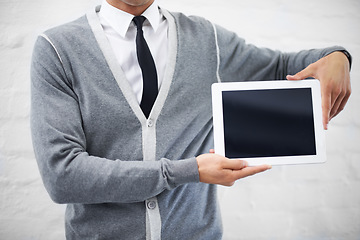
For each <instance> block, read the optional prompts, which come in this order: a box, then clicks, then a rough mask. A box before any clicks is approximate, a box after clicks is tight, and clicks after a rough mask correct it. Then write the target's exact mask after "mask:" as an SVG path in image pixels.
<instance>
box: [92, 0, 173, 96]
mask: <svg viewBox="0 0 360 240" xmlns="http://www.w3.org/2000/svg"><path fill="white" fill-rule="evenodd" d="M98 16H99V19H100V23H101V25H102V27H103V29H104V32H105V35H106V37H107V38H108V40H109V42H110V45H111V47H112V49H113V51H114V54H115V56H116V58H117V60H118V62H119V64H120V66H121V68H122V70H123V72H124V73H125V76H126V78H127V80H128V81H129V84H130V86H131V88H132V89H133V91H134V94H135V95H136V98H137V100H138V102H139V103H140V102H141V97H142V92H143V80H142V73H141V68H140V66H139V62H138V59H137V55H136V42H135V38H136V26H135V24H134V22H133V21H132V19H133V18H134V16H133V15H131V14H129V13H126V12H124V11H121V10H119V9H117V8H115V7H113V6H111V5H110V4H109V3H108V2H107V1H106V0H103V2H102V4H101V9H100V11H99V13H98ZM142 16H144V17H146V19H147V20H145V22H144V25H143V32H144V38H145V40H146V42H147V44H148V46H149V48H150V51H151V54H152V56H153V58H154V62H155V66H156V71H157V75H158V87H159V88H160V87H161V83H162V81H163V77H164V73H165V67H166V60H167V51H168V49H167V47H168V22H167V20H166V18H165V17H164V15H163V14H162V13H161V11H160V9H159V8H158V5H157V4H156V1H154V3H153V4H152V5H151V6H150V7H149V8H148V9H146V11H145V12H144V13H143V14H142Z"/></svg>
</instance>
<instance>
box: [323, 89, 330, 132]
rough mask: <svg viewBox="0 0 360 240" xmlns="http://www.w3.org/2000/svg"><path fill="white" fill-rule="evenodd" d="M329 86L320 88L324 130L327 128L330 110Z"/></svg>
mask: <svg viewBox="0 0 360 240" xmlns="http://www.w3.org/2000/svg"><path fill="white" fill-rule="evenodd" d="M330 90H331V88H330V87H326V86H325V87H322V88H321V108H322V116H323V127H324V129H325V130H327V129H328V124H329V120H330V110H331V106H332V104H331V93H330Z"/></svg>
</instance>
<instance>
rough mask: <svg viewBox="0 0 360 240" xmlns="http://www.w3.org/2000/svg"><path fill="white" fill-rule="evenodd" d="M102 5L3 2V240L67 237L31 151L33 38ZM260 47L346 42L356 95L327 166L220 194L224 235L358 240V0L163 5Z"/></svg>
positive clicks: (283, 170)
mask: <svg viewBox="0 0 360 240" xmlns="http://www.w3.org/2000/svg"><path fill="white" fill-rule="evenodd" d="M98 2H99V0H91V1H89V0H77V1H72V0H62V1H59V0H58V1H46V0H32V1H20V0H11V1H10V0H0V29H1V35H0V239H1V240H3V239H4V240H7V239H11V240H30V239H34V240H35V239H36V240H40V239H41V240H49V239H50V240H60V239H64V226H63V213H64V206H62V205H56V204H54V203H52V202H51V200H50V198H49V197H48V195H47V193H46V191H45V189H44V187H43V185H42V182H41V179H40V176H39V173H38V169H37V166H36V162H35V159H34V156H33V152H32V146H31V139H30V130H29V96H30V94H29V64H30V57H31V51H32V46H33V44H34V41H35V38H36V36H37V35H38V34H39V33H41V32H42V31H43V30H45V29H47V28H49V27H51V26H53V25H57V24H60V23H63V22H65V21H69V20H72V19H74V18H76V17H78V16H80V15H82V14H83V13H84V12H85V11H88V10H89V9H91V8H92V6H94V5H95V4H97V3H98ZM160 4H161V5H162V6H164V7H166V8H168V9H170V10H173V11H182V12H185V13H186V14H195V15H200V16H204V17H206V18H208V19H209V20H211V21H213V22H215V23H218V24H220V25H222V26H224V27H226V28H228V29H230V30H233V31H235V32H237V33H238V34H239V35H240V36H241V37H244V38H245V39H247V41H248V42H251V43H254V44H256V45H258V46H264V47H270V48H273V49H280V50H283V51H298V50H301V49H308V48H318V47H324V46H329V45H337V44H339V45H342V46H344V47H346V48H347V49H348V50H349V51H350V52H351V53H352V55H353V58H354V61H353V67H352V73H351V78H352V87H353V94H352V97H351V99H350V101H349V103H348V105H347V107H346V109H345V110H344V111H343V113H342V114H341V115H339V116H338V117H337V118H335V119H334V120H333V121H332V122H331V124H330V126H329V127H330V128H329V130H328V131H327V133H326V141H327V155H328V162H327V163H325V164H321V165H304V166H286V167H274V168H273V169H272V170H271V171H269V172H267V173H265V174H262V175H258V176H256V177H250V178H247V179H243V180H241V181H239V182H237V183H236V184H235V185H234V186H233V187H231V188H220V194H219V198H220V203H221V207H222V216H223V221H224V231H225V236H224V239H256V240H261V239H346V240H348V239H350V240H353V239H354V240H355V239H360V120H359V117H360V108H359V102H360V83H359V79H360V68H359V66H360V65H359V56H360V31H359V29H360V14H359V12H360V2H359V1H358V0H342V1H335V0H317V1H314V0H293V1H286V0H259V1H253V0H226V1H215V0H207V1H205V0H197V1H193V0H181V1H175V0H161V2H160Z"/></svg>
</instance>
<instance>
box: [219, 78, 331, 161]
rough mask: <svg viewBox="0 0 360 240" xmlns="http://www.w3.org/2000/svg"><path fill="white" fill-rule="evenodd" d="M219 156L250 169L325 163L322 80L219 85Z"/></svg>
mask: <svg viewBox="0 0 360 240" xmlns="http://www.w3.org/2000/svg"><path fill="white" fill-rule="evenodd" d="M212 97H213V121H214V141H215V142H214V143H215V152H216V153H217V154H220V155H222V156H225V157H227V158H237V159H244V160H246V161H247V162H248V163H249V165H250V166H255V165H261V164H269V165H282V164H305V163H321V162H324V161H325V160H326V156H325V139H324V132H323V131H324V130H323V128H322V113H321V94H320V84H319V81H318V80H303V81H261V82H233V83H215V84H213V86H212Z"/></svg>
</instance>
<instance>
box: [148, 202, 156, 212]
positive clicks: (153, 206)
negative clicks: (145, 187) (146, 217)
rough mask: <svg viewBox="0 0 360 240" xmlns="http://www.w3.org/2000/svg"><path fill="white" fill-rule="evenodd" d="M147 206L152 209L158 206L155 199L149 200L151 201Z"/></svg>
mask: <svg viewBox="0 0 360 240" xmlns="http://www.w3.org/2000/svg"><path fill="white" fill-rule="evenodd" d="M147 207H148V209H150V210H152V209H154V208H156V202H155V201H149V202H148V203H147Z"/></svg>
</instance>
